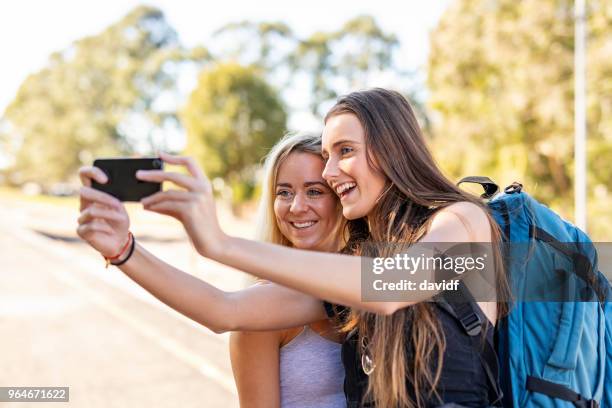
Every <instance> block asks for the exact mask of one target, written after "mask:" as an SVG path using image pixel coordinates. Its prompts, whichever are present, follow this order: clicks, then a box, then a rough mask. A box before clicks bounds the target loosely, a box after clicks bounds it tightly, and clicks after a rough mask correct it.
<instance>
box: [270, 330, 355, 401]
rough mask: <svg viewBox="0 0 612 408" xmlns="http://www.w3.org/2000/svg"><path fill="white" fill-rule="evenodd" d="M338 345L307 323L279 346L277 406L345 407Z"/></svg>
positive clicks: (339, 345) (339, 347)
mask: <svg viewBox="0 0 612 408" xmlns="http://www.w3.org/2000/svg"><path fill="white" fill-rule="evenodd" d="M341 349H342V345H341V344H340V343H336V342H334V341H331V340H328V339H326V338H324V337H321V336H320V335H319V334H318V333H316V332H315V331H314V330H312V329H311V328H310V326H304V330H302V332H301V333H300V334H298V335H297V336H296V337H295V338H293V339H292V340H291V341H290V342H289V343H287V344H286V345H284V346H283V347H281V349H280V397H281V408H339V407H346V399H345V397H344V391H343V384H344V366H343V365H342V360H341V357H340V351H341Z"/></svg>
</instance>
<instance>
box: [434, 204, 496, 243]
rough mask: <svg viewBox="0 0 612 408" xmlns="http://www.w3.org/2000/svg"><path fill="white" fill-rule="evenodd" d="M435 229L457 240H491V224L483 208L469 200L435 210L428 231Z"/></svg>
mask: <svg viewBox="0 0 612 408" xmlns="http://www.w3.org/2000/svg"><path fill="white" fill-rule="evenodd" d="M436 231H438V232H444V233H446V234H447V235H449V234H450V236H449V238H450V237H451V236H452V237H453V240H456V241H457V242H461V241H477V242H489V241H490V240H491V224H490V221H489V217H488V216H487V213H486V212H485V209H483V208H482V207H480V206H478V205H476V204H473V203H470V202H469V201H461V202H458V203H453V204H451V205H449V206H447V207H444V208H443V209H441V210H440V211H438V212H436V213H435V214H434V216H433V219H432V221H431V225H430V227H429V232H430V233H435V232H436ZM440 242H443V241H440Z"/></svg>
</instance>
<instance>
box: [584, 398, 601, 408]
mask: <svg viewBox="0 0 612 408" xmlns="http://www.w3.org/2000/svg"><path fill="white" fill-rule="evenodd" d="M586 406H587V408H599V403H598V402H597V401H596V400H594V399H592V400H588V401H587V402H586Z"/></svg>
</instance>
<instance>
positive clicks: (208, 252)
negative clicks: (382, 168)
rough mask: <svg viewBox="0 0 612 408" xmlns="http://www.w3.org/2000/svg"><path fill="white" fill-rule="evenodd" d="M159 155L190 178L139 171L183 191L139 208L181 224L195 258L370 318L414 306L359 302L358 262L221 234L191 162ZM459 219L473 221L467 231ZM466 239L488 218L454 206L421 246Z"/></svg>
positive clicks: (486, 235)
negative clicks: (365, 312) (201, 257)
mask: <svg viewBox="0 0 612 408" xmlns="http://www.w3.org/2000/svg"><path fill="white" fill-rule="evenodd" d="M161 156H162V159H163V160H164V161H166V162H168V163H171V164H178V165H184V166H185V167H186V168H187V170H188V171H189V173H190V175H184V174H178V173H169V172H165V171H145V172H139V174H138V175H137V177H138V178H140V179H141V180H145V181H156V182H164V181H170V182H173V183H175V184H177V185H179V186H181V187H183V188H185V189H186V190H187V191H177V190H170V191H164V192H160V193H157V194H155V195H153V196H151V197H148V198H146V199H144V200H143V201H142V203H143V205H144V207H145V209H147V210H150V211H154V212H158V213H161V214H166V215H170V216H172V217H174V218H176V219H178V220H179V221H181V222H182V223H183V225H184V227H185V229H186V231H187V233H188V234H189V236H190V238H191V240H192V242H193V244H194V246H195V248H196V249H197V250H198V252H200V254H202V255H204V256H206V257H209V258H211V259H214V260H216V261H218V262H221V263H224V264H226V265H229V266H232V267H234V268H237V269H241V270H244V271H247V272H249V273H251V274H253V275H255V276H258V277H260V278H263V279H266V280H269V281H272V282H276V283H278V284H281V285H283V286H287V287H290V288H294V289H296V290H299V291H300V292H304V293H307V294H310V295H312V296H314V297H316V298H320V299H325V300H328V301H331V302H334V303H339V304H343V305H346V306H350V307H355V308H359V309H364V310H368V311H372V312H375V313H384V314H390V313H393V312H395V311H396V310H397V309H399V308H401V307H405V306H408V305H410V304H414V303H416V301H413V302H408V301H403V302H399V301H398V302H382V301H381V302H364V301H363V300H362V294H361V267H362V264H361V259H360V258H359V257H354V256H347V255H338V254H327V253H320V252H313V251H305V250H298V249H292V248H287V247H283V246H280V245H273V244H268V243H262V242H257V241H250V240H245V239H241V238H235V237H230V236H228V235H226V234H225V233H224V232H223V231H222V230H221V228H220V227H219V224H218V222H217V218H216V213H215V206H214V201H213V198H212V189H211V187H210V183H209V181H208V179H207V178H206V176H205V175H204V174H203V173H202V171H201V170H200V169H199V167H197V165H196V164H195V162H194V161H193V159H191V158H189V157H175V156H170V155H165V154H162V155H161ZM464 220H473V221H470V223H471V224H470V226H467V225H466V224H465V222H464ZM470 230H471V231H470ZM472 240H473V241H475V242H490V240H491V237H490V226H489V223H488V219H487V217H486V215H485V214H484V212H482V210H480V209H479V208H478V207H477V206H475V205H473V204H469V203H458V204H454V205H452V206H450V207H449V208H448V209H445V210H443V211H440V212H439V213H438V214H437V215H436V217H435V218H434V220H433V222H432V223H431V226H430V229H429V231H428V233H427V234H426V235H425V237H424V238H423V240H422V241H423V242H426V241H427V242H470V241H472ZM431 296H432V294H431V292H429V293H427V294H423V299H420V300H426V299H427V298H429V297H431Z"/></svg>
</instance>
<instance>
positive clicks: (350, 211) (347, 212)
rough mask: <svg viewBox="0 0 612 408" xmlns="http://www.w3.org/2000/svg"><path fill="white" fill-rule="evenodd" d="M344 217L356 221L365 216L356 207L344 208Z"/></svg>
mask: <svg viewBox="0 0 612 408" xmlns="http://www.w3.org/2000/svg"><path fill="white" fill-rule="evenodd" d="M342 215H344V218H346V219H347V220H356V219H357V218H361V217H363V216H365V214H363V213H362V211H359V209H358V208H354V207H344V208H342Z"/></svg>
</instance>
